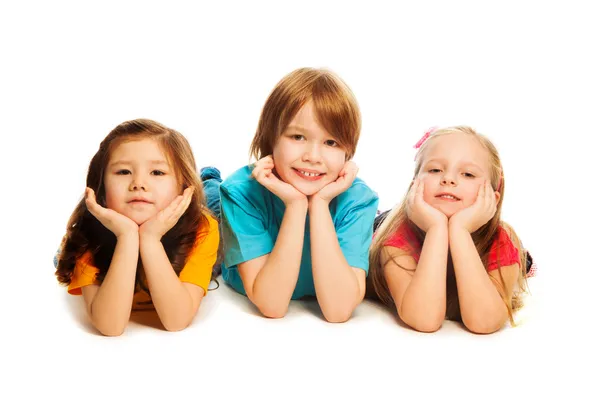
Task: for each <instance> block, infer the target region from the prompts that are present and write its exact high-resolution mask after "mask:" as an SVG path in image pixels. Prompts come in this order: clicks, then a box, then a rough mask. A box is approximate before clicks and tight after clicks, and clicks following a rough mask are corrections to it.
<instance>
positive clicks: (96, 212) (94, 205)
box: [85, 188, 103, 219]
mask: <svg viewBox="0 0 600 400" xmlns="http://www.w3.org/2000/svg"><path fill="white" fill-rule="evenodd" d="M85 205H86V207H87V209H88V211H89V212H90V213H91V214H92V215H93V216H94V217H96V218H98V219H99V218H100V217H101V216H102V211H103V207H102V206H100V205H99V204H98V202H97V201H96V194H95V193H94V191H93V190H92V189H90V188H87V189H86V197H85Z"/></svg>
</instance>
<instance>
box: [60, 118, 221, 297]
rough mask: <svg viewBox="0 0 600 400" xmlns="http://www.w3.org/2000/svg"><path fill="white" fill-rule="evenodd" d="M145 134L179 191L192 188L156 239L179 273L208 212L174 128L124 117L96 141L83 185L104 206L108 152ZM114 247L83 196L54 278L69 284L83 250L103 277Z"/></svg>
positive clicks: (184, 144)
mask: <svg viewBox="0 0 600 400" xmlns="http://www.w3.org/2000/svg"><path fill="white" fill-rule="evenodd" d="M146 138H150V139H153V140H156V141H157V142H158V143H159V145H160V147H161V148H162V150H163V151H164V152H165V154H166V155H167V159H168V162H169V163H170V164H171V165H172V167H173V170H174V171H175V173H176V176H177V181H178V183H179V184H180V185H181V191H183V190H184V189H185V188H187V187H193V188H194V193H193V195H192V200H191V202H190V205H189V206H188V208H187V210H186V211H185V212H184V214H183V215H182V216H181V217H180V218H179V220H178V222H177V223H176V224H175V226H174V227H173V228H171V230H169V231H168V232H167V233H166V234H165V235H164V236H163V237H162V239H161V242H162V243H163V246H164V248H165V251H166V253H167V256H168V258H169V261H170V262H171V264H172V266H173V269H174V270H175V272H176V273H177V275H179V273H180V272H181V270H182V269H183V266H184V264H185V261H186V258H187V256H188V255H189V253H190V251H191V250H192V249H193V247H194V245H195V243H196V241H197V239H200V237H199V236H200V235H202V234H204V233H208V227H209V221H208V218H207V215H211V212H210V210H209V209H208V207H207V206H206V199H205V196H204V189H203V185H202V182H201V181H200V178H199V176H198V172H197V170H196V162H195V160H194V155H193V153H192V149H191V147H190V145H189V142H188V141H187V139H186V138H185V137H184V136H183V135H182V134H181V133H179V132H177V131H176V130H174V129H170V128H167V127H166V126H164V125H161V124H159V123H158V122H155V121H152V120H148V119H137V120H131V121H125V122H123V123H122V124H120V125H118V126H117V127H115V128H114V129H113V130H112V131H111V132H110V133H109V134H108V136H106V138H105V139H104V140H103V141H102V143H100V147H99V149H98V151H97V152H96V154H95V155H94V157H92V160H91V161H90V165H89V168H88V173H87V178H86V186H87V187H89V188H92V189H93V190H94V192H95V193H96V198H97V201H98V204H99V205H101V206H102V207H106V191H105V187H104V173H105V171H106V167H107V164H108V162H109V159H110V155H111V153H112V151H113V150H114V149H115V148H116V147H117V146H119V145H120V144H121V143H124V142H127V141H132V140H141V139H146ZM115 246H116V238H115V236H114V234H113V233H112V232H110V231H109V230H108V229H107V228H106V227H104V225H102V224H101V223H100V221H98V220H97V219H96V217H94V216H93V215H92V214H91V213H90V212H89V211H88V209H87V207H86V205H85V199H81V201H80V202H79V203H78V204H77V206H76V207H75V210H74V211H73V213H72V215H71V218H70V219H69V222H68V224H67V232H66V234H65V236H64V237H63V240H62V244H61V250H60V255H59V257H58V266H57V270H56V278H57V280H58V281H59V282H60V283H62V284H64V285H68V284H69V283H70V282H71V278H72V275H73V271H74V269H75V263H76V262H77V260H78V259H79V258H80V257H82V256H83V255H84V254H86V253H91V256H92V260H93V265H94V266H95V267H96V268H98V269H99V273H98V274H97V276H96V279H98V280H99V281H100V282H102V281H103V280H104V277H105V276H106V273H107V272H108V267H109V266H110V261H111V259H112V255H113V252H114V249H115ZM144 281H145V279H144V277H143V268H141V261H140V262H139V263H138V273H137V276H136V282H137V285H136V286H137V287H139V288H142V289H144V290H146V289H147V288H146V287H145V283H144Z"/></svg>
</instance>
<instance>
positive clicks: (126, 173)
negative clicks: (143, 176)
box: [117, 169, 131, 175]
mask: <svg viewBox="0 0 600 400" xmlns="http://www.w3.org/2000/svg"><path fill="white" fill-rule="evenodd" d="M130 173H131V171H129V170H128V169H120V170H118V171H117V175H129V174H130Z"/></svg>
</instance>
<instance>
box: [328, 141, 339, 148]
mask: <svg viewBox="0 0 600 400" xmlns="http://www.w3.org/2000/svg"><path fill="white" fill-rule="evenodd" d="M325 145H327V146H330V147H338V146H339V144H338V142H336V141H335V140H332V139H329V140H326V141H325Z"/></svg>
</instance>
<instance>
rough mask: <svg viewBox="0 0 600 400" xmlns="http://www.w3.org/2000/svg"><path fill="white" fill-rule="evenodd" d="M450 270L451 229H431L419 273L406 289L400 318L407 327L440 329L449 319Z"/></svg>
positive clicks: (441, 226) (419, 264)
mask: <svg viewBox="0 0 600 400" xmlns="http://www.w3.org/2000/svg"><path fill="white" fill-rule="evenodd" d="M447 270H448V227H447V225H439V226H434V227H432V228H430V229H429V231H428V232H427V234H426V236H425V241H424V242H423V248H422V250H421V255H420V257H419V262H418V264H417V268H416V271H415V273H414V275H413V277H412V279H411V281H410V284H409V285H408V287H407V288H406V292H405V293H404V297H403V298H402V304H401V306H400V307H399V309H398V315H399V316H400V318H401V319H402V321H404V322H405V323H406V324H407V325H409V326H411V327H412V328H414V329H416V330H418V331H422V332H433V331H436V330H438V329H439V328H440V327H441V326H442V323H443V322H444V318H445V316H446V276H447Z"/></svg>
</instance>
